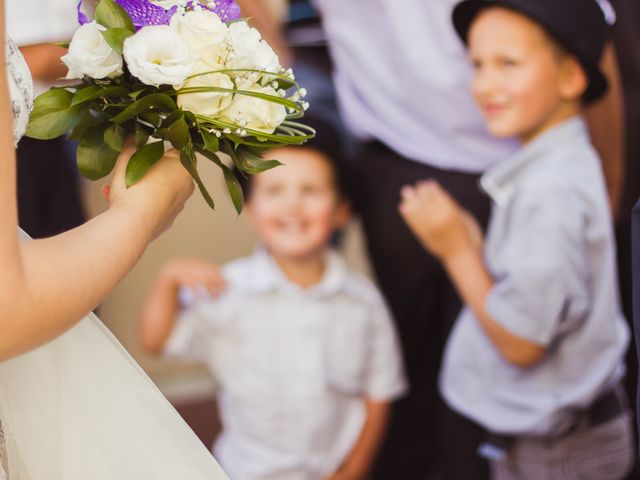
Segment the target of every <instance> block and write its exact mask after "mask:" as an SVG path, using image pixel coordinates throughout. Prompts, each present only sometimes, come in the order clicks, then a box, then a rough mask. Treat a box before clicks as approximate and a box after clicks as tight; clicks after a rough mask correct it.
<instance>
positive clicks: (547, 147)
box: [480, 116, 590, 205]
mask: <svg viewBox="0 0 640 480" xmlns="http://www.w3.org/2000/svg"><path fill="white" fill-rule="evenodd" d="M585 140H586V141H587V142H589V141H590V140H589V131H588V128H587V124H586V122H585V120H584V118H583V117H581V116H575V117H572V118H570V119H569V120H566V121H565V122H563V123H561V124H559V125H557V126H555V127H553V128H551V129H550V130H548V131H546V132H544V133H543V134H541V135H540V136H538V137H537V138H536V139H535V140H532V141H531V142H530V143H528V144H527V145H525V146H524V147H522V148H521V149H520V150H518V151H517V152H516V153H515V154H514V155H513V156H511V157H510V158H509V159H507V160H505V161H504V162H500V163H498V164H497V165H496V166H495V167H492V168H490V169H489V170H487V172H486V173H485V174H484V175H482V177H481V178H480V185H481V186H482V189H483V190H484V191H485V192H487V194H488V195H489V196H490V197H491V198H492V199H493V201H494V202H495V203H496V204H498V205H504V204H505V203H508V202H509V200H510V199H511V197H512V195H513V192H514V190H515V185H516V183H517V181H518V179H519V178H520V177H521V176H522V175H523V174H524V172H525V171H526V170H527V168H528V167H529V166H530V165H531V164H532V163H533V162H534V161H535V160H536V159H538V158H542V157H545V156H549V155H552V154H556V153H557V152H559V151H562V150H564V149H565V148H567V147H569V146H570V145H572V144H573V143H574V142H576V141H581V142H582V141H585Z"/></svg>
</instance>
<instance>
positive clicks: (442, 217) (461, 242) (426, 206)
mask: <svg viewBox="0 0 640 480" xmlns="http://www.w3.org/2000/svg"><path fill="white" fill-rule="evenodd" d="M401 196H402V199H401V201H400V207H399V209H400V214H401V215H402V217H403V218H404V220H405V222H406V223H407V225H408V226H409V228H410V229H411V230H412V231H413V233H414V235H415V236H416V237H417V238H418V240H419V241H420V243H422V245H423V246H424V247H425V248H426V249H427V250H428V251H429V252H431V253H432V254H433V255H434V256H436V257H439V258H440V259H441V260H445V259H447V258H449V257H451V256H454V255H456V254H457V253H459V252H460V251H462V250H466V249H473V250H481V249H482V243H483V237H482V231H481V230H480V227H479V225H478V224H477V222H476V221H475V219H474V218H473V216H472V215H471V214H470V213H469V212H467V211H466V210H464V209H462V207H460V205H458V203H457V202H456V201H455V200H454V199H453V198H452V197H451V196H450V195H449V194H448V193H447V192H446V191H445V190H444V189H443V188H442V187H441V186H440V185H439V184H438V183H437V182H435V181H433V180H427V181H423V182H418V183H417V184H416V185H415V186H406V187H404V188H403V189H402V192H401Z"/></svg>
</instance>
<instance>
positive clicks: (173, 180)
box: [102, 143, 194, 238]
mask: <svg viewBox="0 0 640 480" xmlns="http://www.w3.org/2000/svg"><path fill="white" fill-rule="evenodd" d="M133 153H135V148H134V147H133V146H132V145H131V144H130V143H129V144H127V146H126V147H125V148H124V150H123V151H122V153H121V154H120V157H119V158H118V161H117V163H116V166H115V168H114V174H113V179H112V181H111V186H110V187H107V188H105V189H103V192H102V193H103V196H104V197H105V199H106V200H107V201H108V202H109V203H110V205H111V207H112V208H120V207H123V208H127V209H131V210H132V211H137V212H139V213H141V214H142V215H143V218H145V219H146V220H149V221H151V225H150V227H151V229H152V233H151V237H152V238H156V237H157V236H159V235H160V234H161V233H163V232H164V231H165V230H167V229H168V228H169V227H171V225H172V224H173V221H174V220H175V218H176V217H177V215H178V214H179V213H180V212H181V211H182V209H183V208H184V204H185V202H186V201H187V199H188V198H189V197H190V196H191V194H192V193H193V191H194V184H193V180H192V178H191V175H190V174H189V173H188V172H187V171H186V170H185V168H184V167H183V166H182V164H181V163H180V158H179V152H178V151H177V150H170V151H168V152H166V153H165V155H164V156H163V157H162V158H161V159H160V160H158V161H157V162H156V163H155V165H153V167H151V169H150V170H149V171H148V172H147V173H146V174H145V176H144V177H143V178H142V179H141V180H140V181H139V182H138V183H136V184H135V185H133V186H131V187H129V188H127V187H126V183H125V172H126V169H127V164H128V162H129V159H130V158H131V155H133Z"/></svg>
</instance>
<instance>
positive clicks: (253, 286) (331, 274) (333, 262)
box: [247, 246, 348, 297]
mask: <svg viewBox="0 0 640 480" xmlns="http://www.w3.org/2000/svg"><path fill="white" fill-rule="evenodd" d="M251 262H252V266H251V267H252V268H251V273H252V275H251V278H249V279H247V287H248V288H249V289H250V290H251V291H252V292H253V293H267V292H270V291H287V292H290V293H292V294H295V295H304V296H311V297H326V296H330V295H333V294H335V293H337V292H339V291H341V290H342V289H343V288H344V287H345V285H346V280H347V275H348V270H347V267H346V265H345V263H344V261H343V259H342V257H341V256H340V254H338V253H337V252H335V251H333V250H328V251H327V253H326V266H325V271H324V274H323V276H322V279H321V280H320V282H319V283H317V284H316V285H313V286H311V287H309V288H306V289H304V288H301V287H300V286H298V285H296V284H294V283H292V282H291V281H289V279H288V278H287V277H286V276H285V274H284V273H283V272H282V270H281V269H280V267H279V266H278V264H277V263H276V261H275V260H274V259H273V257H271V255H269V252H268V251H267V249H266V248H264V247H262V246H260V247H258V248H257V249H256V251H255V252H254V253H253V255H252V257H251Z"/></svg>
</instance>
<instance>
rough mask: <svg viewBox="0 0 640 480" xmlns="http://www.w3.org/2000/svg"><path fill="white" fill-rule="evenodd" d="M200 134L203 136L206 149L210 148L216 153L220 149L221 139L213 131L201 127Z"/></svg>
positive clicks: (210, 150) (209, 149)
mask: <svg viewBox="0 0 640 480" xmlns="http://www.w3.org/2000/svg"><path fill="white" fill-rule="evenodd" d="M200 135H201V136H202V141H203V142H204V148H205V150H208V151H209V152H211V153H215V152H217V151H218V150H220V140H219V139H218V137H216V136H215V135H214V134H213V133H211V132H209V130H207V129H205V128H201V129H200Z"/></svg>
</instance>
